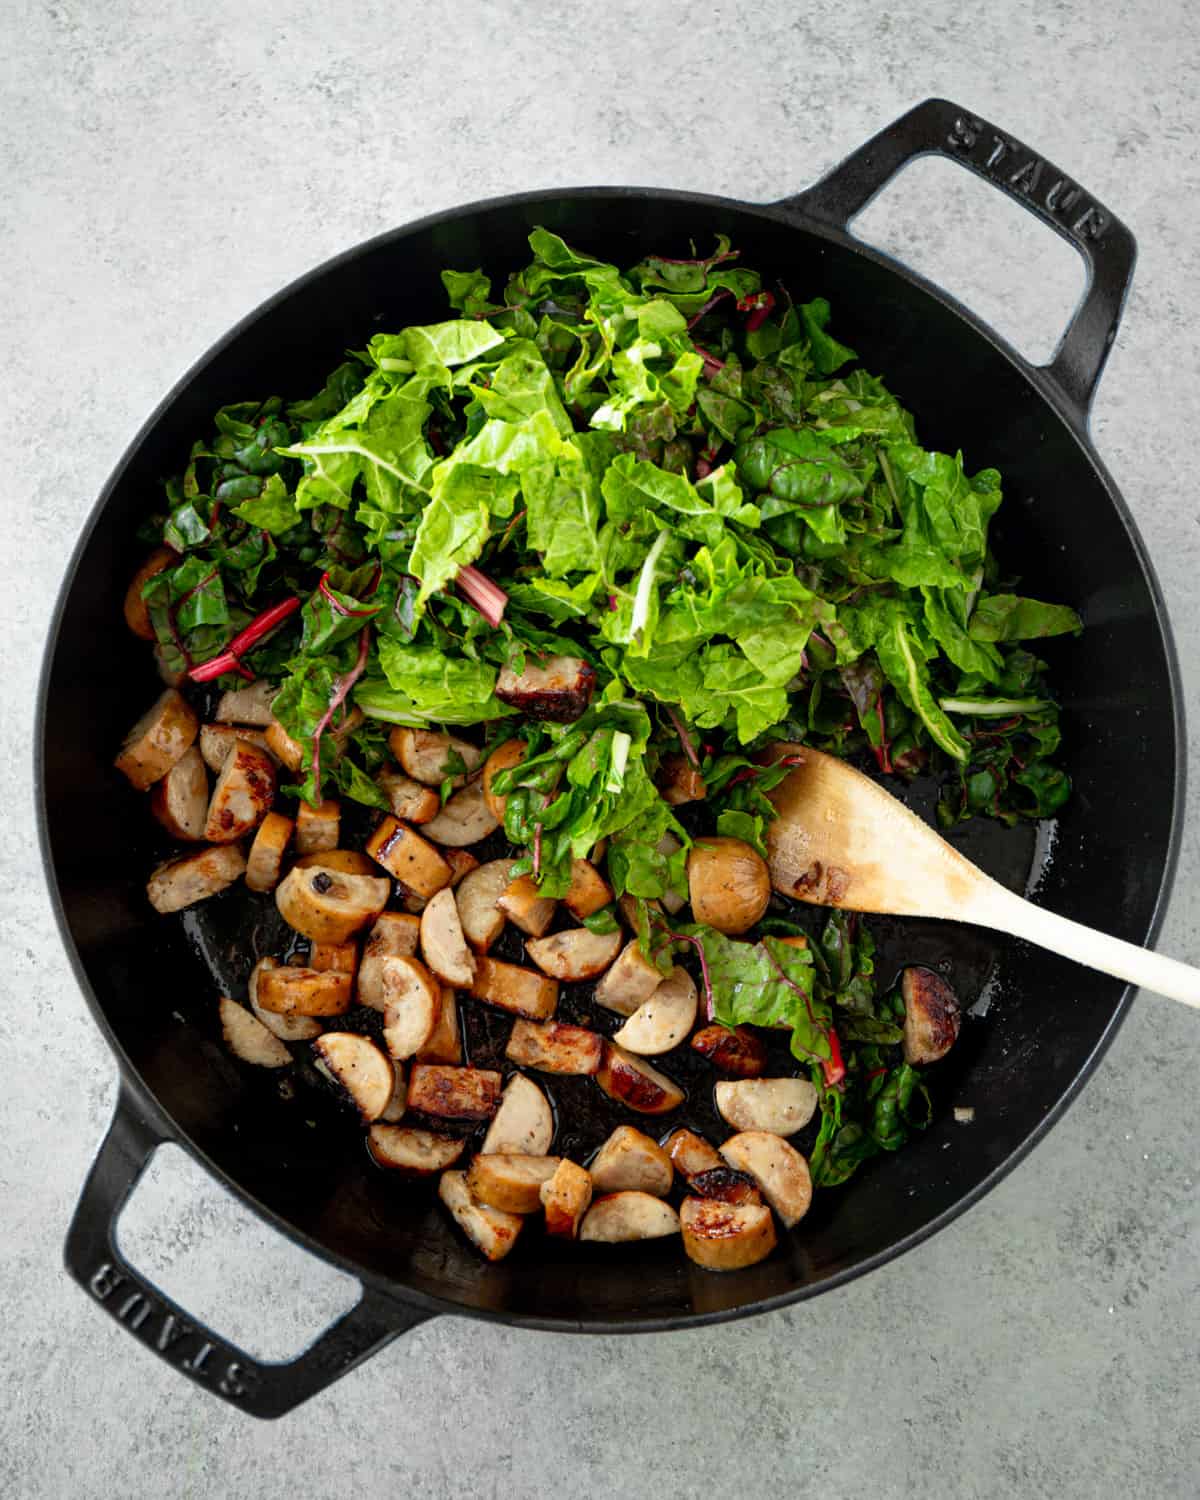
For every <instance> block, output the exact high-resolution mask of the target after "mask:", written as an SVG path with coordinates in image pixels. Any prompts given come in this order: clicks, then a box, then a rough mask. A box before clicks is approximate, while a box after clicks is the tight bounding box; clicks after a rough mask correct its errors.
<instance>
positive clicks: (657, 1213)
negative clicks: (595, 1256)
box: [579, 1192, 679, 1245]
mask: <svg viewBox="0 0 1200 1500" xmlns="http://www.w3.org/2000/svg"><path fill="white" fill-rule="evenodd" d="M678 1233H679V1215H678V1214H677V1213H676V1212H675V1210H674V1209H673V1208H672V1207H671V1205H670V1204H669V1203H664V1202H663V1201H662V1199H661V1198H652V1197H651V1196H650V1194H649V1193H637V1192H623V1193H606V1194H605V1196H604V1197H603V1198H596V1199H595V1200H594V1201H593V1203H592V1206H591V1208H589V1209H588V1211H587V1213H586V1215H585V1216H584V1220H583V1223H582V1224H581V1225H580V1227H579V1238H580V1239H581V1240H600V1241H602V1242H603V1243H604V1244H607V1245H620V1244H626V1243H628V1242H629V1241H630V1240H657V1239H661V1238H662V1237H663V1235H666V1234H678Z"/></svg>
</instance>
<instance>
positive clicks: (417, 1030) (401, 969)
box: [379, 958, 442, 1060]
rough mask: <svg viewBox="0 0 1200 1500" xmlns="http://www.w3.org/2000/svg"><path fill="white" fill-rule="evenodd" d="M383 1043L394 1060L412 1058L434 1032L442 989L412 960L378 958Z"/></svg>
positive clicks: (420, 965)
mask: <svg viewBox="0 0 1200 1500" xmlns="http://www.w3.org/2000/svg"><path fill="white" fill-rule="evenodd" d="M379 963H380V968H381V972H380V989H381V991H382V999H383V1040H384V1043H385V1045H386V1046H387V1049H388V1052H389V1053H390V1055H391V1056H392V1057H394V1058H398V1059H400V1060H403V1059H404V1058H408V1057H413V1056H414V1055H415V1054H416V1053H417V1052H419V1051H420V1050H421V1048H422V1047H424V1046H425V1045H426V1044H427V1043H428V1041H429V1039H430V1037H431V1036H432V1035H433V1033H434V1031H435V1029H436V1028H437V1023H438V1018H439V1017H440V1016H441V1013H442V987H441V985H440V984H439V983H438V981H437V980H436V979H435V978H434V977H433V975H432V974H431V973H430V972H429V970H428V969H427V968H426V967H425V965H424V964H423V963H420V962H419V961H418V960H417V959H415V958H381V959H380V960H379Z"/></svg>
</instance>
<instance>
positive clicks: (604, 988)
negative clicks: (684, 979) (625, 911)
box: [594, 938, 664, 1016]
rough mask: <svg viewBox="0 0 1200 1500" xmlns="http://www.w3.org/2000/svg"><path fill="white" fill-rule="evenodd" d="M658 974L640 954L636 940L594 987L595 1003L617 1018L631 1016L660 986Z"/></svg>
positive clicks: (661, 979) (659, 975)
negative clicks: (611, 1012) (616, 1015)
mask: <svg viewBox="0 0 1200 1500" xmlns="http://www.w3.org/2000/svg"><path fill="white" fill-rule="evenodd" d="M663 977H664V976H663V974H662V972H661V970H659V969H657V968H655V966H654V965H653V964H652V963H651V962H650V960H649V959H648V958H647V957H646V956H645V954H644V953H643V952H642V950H641V947H640V945H639V943H638V940H637V938H632V939H631V940H630V941H629V942H628V943H626V944H625V947H624V948H623V949H622V950H621V954H620V957H619V958H618V959H617V960H616V962H615V963H614V964H613V966H612V967H611V968H610V969H609V970H608V972H607V973H606V974H605V976H604V978H603V979H602V980H601V981H600V983H599V984H598V985H597V986H596V992H595V996H594V999H595V1001H596V1003H597V1004H598V1005H603V1006H604V1007H605V1009H607V1010H615V1011H616V1013H617V1014H618V1015H619V1016H631V1015H633V1013H634V1012H635V1011H636V1010H637V1008H638V1006H639V1005H641V1004H642V1003H643V1002H644V1001H646V1000H649V998H650V996H651V995H653V993H654V992H655V990H656V989H657V988H658V987H659V985H660V984H661V983H662V982H663Z"/></svg>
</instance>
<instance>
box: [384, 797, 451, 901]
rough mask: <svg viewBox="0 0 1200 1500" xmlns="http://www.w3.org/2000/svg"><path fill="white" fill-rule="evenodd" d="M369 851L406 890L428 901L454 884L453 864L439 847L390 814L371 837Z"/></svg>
mask: <svg viewBox="0 0 1200 1500" xmlns="http://www.w3.org/2000/svg"><path fill="white" fill-rule="evenodd" d="M367 853H368V854H369V855H370V856H371V858H372V859H373V860H375V862H376V863H377V864H380V865H382V866H383V868H384V869H385V870H386V871H387V872H388V874H389V875H391V876H392V877H393V878H394V879H396V880H398V881H399V882H400V884H401V885H402V886H404V888H405V890H407V891H411V892H412V894H413V895H414V896H421V897H423V898H424V899H425V900H426V901H428V900H429V898H430V896H433V895H436V894H437V892H438V891H440V890H441V889H442V887H443V886H446V885H449V884H450V866H449V865H448V864H447V863H446V861H445V860H444V859H443V858H442V856H441V855H440V854H439V853H438V851H437V849H435V848H434V846H433V845H432V844H431V843H429V842H428V840H426V839H423V838H422V837H421V835H420V834H419V833H415V832H414V831H413V830H412V829H411V828H410V827H409V826H408V824H407V823H401V822H400V820H399V819H398V818H393V817H391V816H390V815H389V816H388V817H386V818H384V820H383V822H382V823H380V825H379V827H378V828H377V829H376V830H375V832H374V833H373V834H372V835H371V837H370V838H369V839H368V840H367Z"/></svg>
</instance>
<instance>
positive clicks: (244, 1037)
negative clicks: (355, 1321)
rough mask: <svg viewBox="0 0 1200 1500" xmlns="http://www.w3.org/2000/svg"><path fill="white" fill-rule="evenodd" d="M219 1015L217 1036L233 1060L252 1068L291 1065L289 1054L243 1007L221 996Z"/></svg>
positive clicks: (276, 1038) (277, 1039)
mask: <svg viewBox="0 0 1200 1500" xmlns="http://www.w3.org/2000/svg"><path fill="white" fill-rule="evenodd" d="M220 1015H221V1034H222V1035H223V1036H224V1038H225V1045H226V1046H227V1047H228V1048H229V1050H230V1052H232V1053H233V1055H234V1057H238V1058H240V1059H241V1060H242V1062H247V1063H251V1064H253V1066H254V1067H256V1068H286V1067H287V1065H288V1064H289V1063H290V1062H291V1060H292V1054H291V1053H290V1052H289V1051H288V1049H287V1048H286V1047H285V1046H284V1045H283V1043H282V1042H281V1041H280V1040H279V1038H278V1037H277V1036H272V1034H271V1032H270V1031H269V1030H268V1029H267V1028H266V1027H265V1026H264V1025H263V1023H262V1022H261V1021H260V1020H258V1019H257V1018H256V1017H255V1016H252V1015H251V1014H250V1012H249V1011H248V1010H247V1009H246V1007H245V1006H244V1005H239V1004H238V1003H237V1002H236V1001H235V1000H230V999H229V997H228V996H227V995H222V996H221V1001H220Z"/></svg>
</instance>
